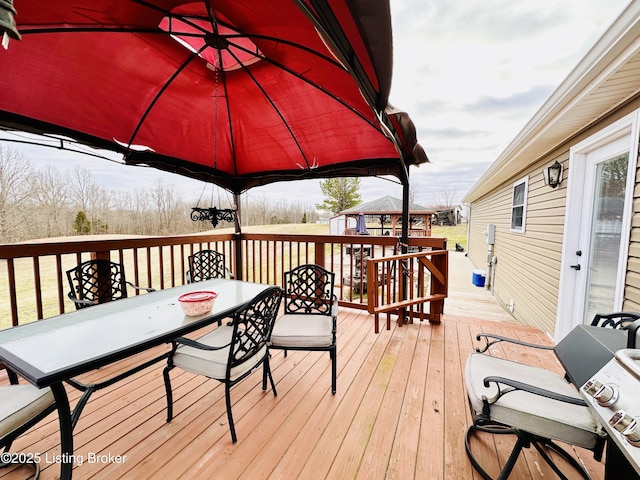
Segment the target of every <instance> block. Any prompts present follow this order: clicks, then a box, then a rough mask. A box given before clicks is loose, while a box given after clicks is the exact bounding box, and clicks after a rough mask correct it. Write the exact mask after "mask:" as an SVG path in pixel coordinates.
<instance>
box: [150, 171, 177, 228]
mask: <svg viewBox="0 0 640 480" xmlns="http://www.w3.org/2000/svg"><path fill="white" fill-rule="evenodd" d="M150 195H151V200H152V202H153V206H154V210H155V213H156V215H157V218H156V221H157V225H158V227H159V231H158V232H157V233H160V234H168V233H175V230H174V229H175V221H176V220H177V219H179V218H180V216H179V214H180V211H181V210H182V208H181V207H182V206H181V198H180V195H179V194H178V192H176V190H175V188H173V187H168V186H166V185H165V184H164V183H162V182H159V183H158V184H157V185H156V187H155V188H154V189H153V190H152V191H151V192H150Z"/></svg>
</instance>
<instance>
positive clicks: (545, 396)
mask: <svg viewBox="0 0 640 480" xmlns="http://www.w3.org/2000/svg"><path fill="white" fill-rule="evenodd" d="M465 383H466V388H467V395H468V397H469V404H470V407H471V413H472V416H473V424H472V425H471V426H470V427H469V429H468V430H467V433H466V437H465V447H466V451H467V455H468V456H469V459H470V461H471V463H472V465H473V467H474V468H475V469H476V470H477V471H478V472H479V473H480V476H481V477H482V478H483V479H485V480H490V479H491V478H492V477H491V476H489V474H488V473H487V472H486V471H485V470H484V469H483V467H482V466H481V465H480V463H479V462H478V460H477V457H476V456H475V455H474V454H473V453H472V449H471V438H472V437H473V436H474V435H475V433H476V432H486V433H490V434H500V435H504V434H510V435H515V436H516V443H515V446H514V448H513V450H512V451H511V454H510V456H509V459H508V460H507V462H506V463H505V465H504V467H503V469H502V471H501V472H500V475H499V477H497V478H499V479H506V478H508V477H509V474H510V473H511V470H512V469H513V467H514V465H515V463H516V461H517V459H518V456H519V455H520V452H521V451H522V449H523V448H528V447H530V446H531V445H533V446H534V447H535V448H536V450H537V451H538V452H539V453H540V455H541V457H542V458H543V459H544V460H545V461H546V462H547V463H548V464H549V465H550V466H551V468H552V469H553V470H554V471H555V472H556V473H557V474H558V475H559V476H560V478H566V477H565V476H563V474H562V473H561V472H560V469H559V467H558V466H557V465H556V464H555V463H554V462H553V460H552V459H551V457H550V456H549V454H548V453H547V450H551V451H553V452H555V453H557V454H558V455H560V456H561V457H562V458H564V459H565V460H566V461H567V462H568V463H569V464H570V465H571V466H572V467H573V468H574V469H575V470H576V471H577V472H578V473H579V474H580V475H581V476H582V477H583V478H585V479H589V478H590V477H589V474H588V473H587V472H586V470H585V469H584V467H583V466H582V465H580V463H578V461H577V460H575V459H574V458H573V457H572V456H571V455H570V454H569V453H568V452H567V451H566V450H564V449H563V448H561V447H560V446H559V445H558V444H557V443H556V442H557V441H560V442H563V443H566V444H570V445H577V446H579V447H582V448H586V449H588V450H592V451H593V453H594V458H596V460H600V459H601V458H602V450H603V447H604V435H605V434H604V431H603V430H602V428H601V427H600V426H599V424H598V422H597V421H596V419H595V417H594V416H593V414H592V413H591V411H590V410H589V408H588V407H587V404H586V403H585V402H584V400H582V398H581V397H580V395H579V393H578V391H577V390H576V389H575V387H574V386H573V385H571V384H570V383H569V382H568V381H567V380H566V379H565V378H563V377H562V376H560V375H558V374H556V373H554V372H551V371H548V370H545V369H543V368H538V367H534V366H530V365H525V364H522V363H518V362H513V361H510V360H505V359H502V358H497V357H492V356H490V355H485V354H481V353H473V354H471V355H470V356H469V358H468V360H467V364H466V368H465Z"/></svg>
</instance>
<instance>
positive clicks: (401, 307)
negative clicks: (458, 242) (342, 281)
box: [367, 250, 449, 333]
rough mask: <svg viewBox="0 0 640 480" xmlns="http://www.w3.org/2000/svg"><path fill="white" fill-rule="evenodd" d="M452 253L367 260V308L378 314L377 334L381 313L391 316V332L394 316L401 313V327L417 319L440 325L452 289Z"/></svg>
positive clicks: (431, 252)
mask: <svg viewBox="0 0 640 480" xmlns="http://www.w3.org/2000/svg"><path fill="white" fill-rule="evenodd" d="M448 253H449V252H447V250H425V251H422V252H418V253H410V254H403V255H390V256H388V257H381V258H369V259H367V283H368V284H367V287H368V291H369V296H368V302H367V309H368V311H369V313H372V314H374V315H375V332H376V333H378V331H379V326H378V321H379V316H380V314H381V313H384V314H386V315H387V330H389V328H390V317H389V315H390V314H391V313H396V314H398V324H399V325H402V323H403V322H404V321H410V320H413V318H415V317H417V318H419V319H420V320H421V321H422V320H425V319H428V320H429V321H431V322H434V323H440V317H441V315H442V311H443V309H444V300H445V298H447V294H448V288H449V287H448V276H449V273H448V272H449V270H448V268H449V262H448V259H449V257H448ZM425 307H428V310H427V309H426V308H425Z"/></svg>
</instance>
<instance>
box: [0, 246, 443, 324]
mask: <svg viewBox="0 0 640 480" xmlns="http://www.w3.org/2000/svg"><path fill="white" fill-rule="evenodd" d="M207 248H210V249H213V250H217V251H219V252H222V253H224V254H225V256H226V261H227V266H228V267H229V268H230V269H231V270H232V272H233V273H234V275H235V277H236V278H238V279H244V280H248V281H255V282H260V283H269V284H274V285H281V284H282V279H283V276H284V272H285V271H287V270H290V269H292V268H294V267H296V266H298V265H301V264H303V263H317V264H320V265H324V266H325V267H326V268H327V269H329V270H331V271H333V272H335V274H336V287H337V289H336V290H337V291H336V294H337V295H338V298H339V300H340V303H341V304H342V305H346V306H351V307H356V308H363V309H366V308H367V305H368V297H367V291H366V288H365V284H366V279H365V278H364V275H361V272H362V271H363V265H362V255H361V254H362V253H368V255H369V257H370V258H378V257H385V256H389V255H395V254H398V253H400V248H399V245H398V239H397V238H395V237H390V236H336V235H293V234H291V235H286V234H283V235H274V234H252V233H242V234H233V233H221V234H213V235H212V234H206V235H184V236H171V237H135V238H121V239H110V240H87V239H86V237H78V238H77V240H76V239H74V240H65V241H51V242H39V243H21V244H9V245H0V328H7V327H10V326H15V325H19V324H21V323H27V322H30V321H34V320H38V319H42V318H47V317H51V316H54V315H58V314H60V313H64V312H68V311H72V310H74V309H75V307H74V306H73V303H72V302H71V301H70V300H69V299H68V297H67V292H68V291H69V286H68V285H67V280H66V273H65V272H66V271H67V270H69V269H71V268H73V267H75V266H76V265H77V264H79V263H80V262H82V261H84V260H88V259H89V258H108V259H111V260H113V261H119V262H121V263H123V265H124V269H125V272H126V277H127V280H129V281H131V282H133V283H134V284H136V285H140V286H143V287H153V288H155V289H163V288H170V287H174V286H177V285H183V284H184V283H185V276H186V271H187V269H188V262H187V257H188V256H189V255H191V254H192V253H194V252H195V251H198V250H201V249H207ZM409 248H410V249H412V250H415V251H423V252H426V251H431V250H442V249H446V239H444V238H434V237H412V238H410V240H409ZM129 294H130V295H134V294H137V292H134V291H133V290H132V291H130V292H129Z"/></svg>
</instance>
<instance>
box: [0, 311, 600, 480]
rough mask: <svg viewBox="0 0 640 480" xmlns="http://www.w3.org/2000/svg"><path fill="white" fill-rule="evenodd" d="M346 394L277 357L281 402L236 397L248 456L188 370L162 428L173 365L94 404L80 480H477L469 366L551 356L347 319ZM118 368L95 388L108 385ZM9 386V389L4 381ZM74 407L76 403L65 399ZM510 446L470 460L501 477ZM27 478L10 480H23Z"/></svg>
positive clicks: (33, 447) (314, 369) (315, 372)
mask: <svg viewBox="0 0 640 480" xmlns="http://www.w3.org/2000/svg"><path fill="white" fill-rule="evenodd" d="M339 322H340V323H339V339H338V391H337V393H336V395H335V396H334V395H331V393H330V360H329V356H328V354H327V353H326V352H289V354H288V356H287V357H286V358H285V357H284V354H283V352H281V351H277V352H273V356H272V359H271V366H272V370H273V375H274V379H275V381H276V388H277V391H278V395H277V397H274V396H273V394H272V392H271V388H270V387H268V388H267V390H266V391H262V389H261V381H262V374H261V371H258V372H255V373H254V374H253V375H252V376H251V377H249V378H248V379H247V380H245V381H244V382H241V383H240V384H238V385H237V386H236V387H235V388H233V389H232V392H231V396H232V401H233V414H234V418H235V422H236V429H237V432H238V443H237V444H235V445H233V444H232V443H231V438H230V434H229V429H228V424H227V416H226V411H225V404H224V388H223V386H222V385H221V384H219V383H218V382H215V381H212V380H206V379H204V378H202V377H199V376H194V375H191V374H188V373H185V372H182V371H180V370H179V369H174V370H172V372H171V378H172V386H173V391H174V419H173V420H172V421H171V422H170V423H167V422H166V400H165V393H164V384H163V380H162V368H163V366H164V365H163V364H158V365H155V366H152V367H150V368H148V369H146V370H144V371H143V372H139V373H137V374H136V375H134V376H132V377H130V379H128V381H126V382H121V383H119V384H116V385H114V386H112V387H109V388H107V389H105V390H102V391H99V392H96V393H95V394H94V396H93V397H92V399H91V400H90V401H89V403H88V405H87V407H86V408H85V411H84V412H83V415H82V417H81V419H80V422H79V423H78V425H77V428H76V432H75V446H76V454H77V455H78V456H82V457H83V458H84V460H85V463H83V464H82V465H77V466H76V467H75V468H74V478H78V479H113V478H126V479H150V478H183V479H189V480H191V479H197V478H203V479H211V478H214V479H216V478H221V479H225V480H229V479H234V478H235V479H251V480H254V479H286V480H290V479H296V478H298V479H301V480H303V479H304V480H306V479H323V478H330V479H334V478H335V479H337V478H340V479H349V478H354V479H355V478H361V479H385V478H386V479H402V480H404V479H407V478H414V479H458V478H465V479H466V478H470V479H472V478H473V479H478V478H480V477H479V475H478V474H477V473H476V472H475V471H474V470H473V469H472V468H471V465H470V463H469V461H468V459H467V456H466V453H465V449H464V433H465V431H466V428H467V426H468V425H469V423H470V421H471V417H470V413H469V408H468V401H467V398H466V394H465V387H464V365H465V362H466V358H467V356H468V355H469V354H470V353H471V352H472V351H473V349H474V347H475V346H476V344H477V342H476V341H475V335H476V334H477V333H478V332H480V331H492V332H495V333H499V334H502V335H505V336H512V337H516V338H520V339H523V340H526V341H531V342H537V343H541V342H546V343H548V344H549V343H550V341H549V339H548V338H546V337H545V336H544V335H543V334H542V333H540V332H538V331H536V330H535V329H532V328H529V327H523V326H520V325H516V324H513V323H505V322H498V321H494V320H477V319H472V318H466V317H461V316H457V315H451V314H446V313H445V315H444V317H443V320H442V323H441V324H439V325H431V324H430V323H428V322H426V321H425V322H419V321H417V320H416V321H415V323H414V324H412V325H406V326H403V327H398V326H397V325H396V324H395V322H392V324H391V330H389V331H387V330H386V329H384V328H383V329H382V330H381V331H380V333H379V334H377V335H376V334H374V333H373V322H374V319H373V316H372V315H368V314H367V313H366V312H364V311H360V310H351V309H342V310H341V312H340V315H339ZM525 350H529V349H523V348H521V347H514V346H512V345H502V344H501V345H496V346H494V347H492V349H491V353H492V354H493V355H496V356H502V357H506V358H510V359H513V360H517V361H522V362H526V363H532V362H533V363H535V364H537V365H542V366H544V367H545V368H550V369H556V371H558V372H562V370H561V367H560V365H559V363H558V362H557V360H556V359H555V356H554V355H553V353H552V352H548V351H535V350H534V351H525ZM114 370H115V367H113V368H110V367H107V368H104V369H101V370H100V371H99V372H96V373H95V374H92V376H91V378H97V377H108V376H109V375H112V374H113V372H114ZM0 382H6V375H5V374H4V373H2V372H0ZM69 395H70V398H71V399H72V404H75V402H76V401H77V399H78V398H79V394H78V392H76V391H74V390H72V389H69ZM511 443H512V439H511V438H506V437H505V438H499V439H496V438H488V437H487V436H480V435H479V436H478V438H477V439H476V440H475V441H474V444H473V448H474V451H476V452H478V458H480V459H481V461H482V462H483V464H486V465H487V469H488V470H489V471H491V472H497V471H498V470H499V468H501V466H502V465H503V463H504V461H505V457H506V455H508V452H509V451H510V449H511ZM12 450H13V451H22V452H40V453H41V454H42V455H43V457H44V455H48V457H49V458H51V456H52V455H55V454H58V453H59V451H60V450H59V438H58V420H57V416H56V415H55V414H52V415H50V416H49V417H48V418H47V419H46V420H44V421H43V422H41V423H40V424H39V425H38V427H36V428H34V429H32V430H31V431H30V432H28V433H27V434H25V435H24V436H22V437H21V438H19V439H18V440H17V441H16V442H15V444H14V447H13V448H12ZM571 450H572V451H573V452H575V454H576V455H577V456H578V457H579V458H580V459H581V461H583V462H584V463H585V465H587V468H588V469H589V470H590V472H591V473H592V475H593V478H594V479H597V478H602V475H603V474H602V472H603V466H602V464H601V463H598V462H595V461H594V460H593V458H592V455H591V452H587V451H584V450H582V449H579V448H575V449H571ZM90 452H93V453H102V454H112V455H126V461H125V462H124V463H122V464H117V463H87V461H86V460H87V456H88V454H89V453H90ZM41 466H42V468H43V471H42V474H41V478H42V479H43V480H49V479H54V478H57V477H58V474H59V465H58V464H57V463H55V462H54V463H44V462H41ZM25 472H28V470H26V469H20V470H16V469H13V470H12V469H4V470H0V479H3V480H6V479H14V478H16V479H18V478H19V479H22V478H24V477H25V476H26V475H25ZM512 478H514V479H515V478H520V479H538V478H554V477H553V475H552V474H551V473H550V471H549V469H548V468H547V467H546V466H545V465H544V462H542V461H541V458H540V456H539V454H538V453H537V452H527V454H526V455H525V456H524V458H520V459H519V460H518V462H517V465H516V469H515V471H514V475H513V477H512Z"/></svg>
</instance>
